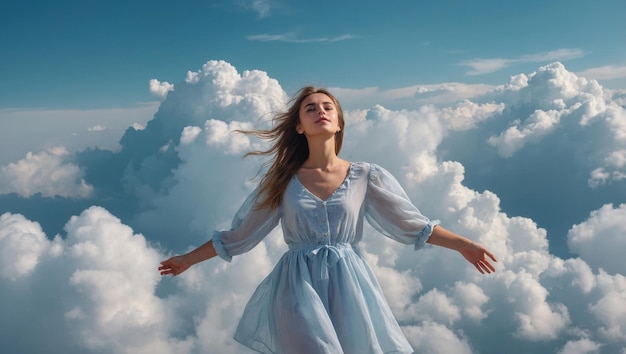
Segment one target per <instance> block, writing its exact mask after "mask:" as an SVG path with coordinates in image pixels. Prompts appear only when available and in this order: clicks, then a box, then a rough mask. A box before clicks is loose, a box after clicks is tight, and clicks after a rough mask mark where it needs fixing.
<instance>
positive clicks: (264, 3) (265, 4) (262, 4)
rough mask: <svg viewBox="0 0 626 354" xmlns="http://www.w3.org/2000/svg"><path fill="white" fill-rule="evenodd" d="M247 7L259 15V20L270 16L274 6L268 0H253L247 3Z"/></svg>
mask: <svg viewBox="0 0 626 354" xmlns="http://www.w3.org/2000/svg"><path fill="white" fill-rule="evenodd" d="M245 6H246V7H247V8H249V9H251V10H252V11H254V12H256V13H257V14H258V15H259V18H265V17H268V16H269V15H270V12H271V9H272V5H271V2H270V1H268V0H252V1H250V2H247V3H246V4H245Z"/></svg>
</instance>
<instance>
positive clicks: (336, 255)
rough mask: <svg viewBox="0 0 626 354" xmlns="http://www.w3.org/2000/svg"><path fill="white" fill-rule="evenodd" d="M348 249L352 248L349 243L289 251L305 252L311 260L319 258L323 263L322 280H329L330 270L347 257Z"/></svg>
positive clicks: (297, 248)
mask: <svg viewBox="0 0 626 354" xmlns="http://www.w3.org/2000/svg"><path fill="white" fill-rule="evenodd" d="M347 248H350V244H348V243H346V244H336V245H298V246H294V247H292V246H290V247H289V250H291V251H294V250H298V251H299V250H303V251H304V252H306V255H307V257H309V259H311V260H314V259H316V258H318V259H319V260H320V261H321V262H320V278H321V279H322V280H326V279H328V270H329V269H330V268H332V267H334V266H335V264H337V262H339V260H340V259H341V258H343V257H345V255H346V254H345V252H346V249H347ZM320 257H321V259H320Z"/></svg>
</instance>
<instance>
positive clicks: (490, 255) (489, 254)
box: [485, 250, 498, 262]
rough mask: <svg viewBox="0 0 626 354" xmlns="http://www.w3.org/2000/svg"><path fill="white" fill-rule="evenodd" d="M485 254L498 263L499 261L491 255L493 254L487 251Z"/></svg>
mask: <svg viewBox="0 0 626 354" xmlns="http://www.w3.org/2000/svg"><path fill="white" fill-rule="evenodd" d="M485 253H486V254H487V255H488V256H489V258H491V259H492V260H493V261H494V262H497V261H498V260H497V259H496V257H495V256H494V255H493V254H491V252H489V251H487V250H485Z"/></svg>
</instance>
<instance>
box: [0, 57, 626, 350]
mask: <svg viewBox="0 0 626 354" xmlns="http://www.w3.org/2000/svg"><path fill="white" fill-rule="evenodd" d="M156 84H157V83H155V85H156ZM158 86H159V87H162V86H161V85H158ZM155 87H156V86H155ZM418 91H419V90H418ZM416 93H417V94H416ZM425 94H426V91H425V90H421V92H417V91H415V90H413V93H412V94H411V95H406V96H405V99H406V100H410V99H411V98H410V97H412V99H414V100H419V99H421V98H420V95H425ZM338 95H339V97H340V98H342V95H347V91H343V92H342V91H339V93H338ZM472 97H473V98H471V100H470V99H469V98H468V97H460V98H459V99H458V100H457V101H456V102H454V103H451V104H449V105H432V104H416V103H414V105H413V106H410V108H405V109H396V108H391V107H388V106H386V105H384V104H380V103H379V102H375V101H373V102H370V104H369V105H366V106H360V107H358V106H357V107H354V108H350V109H348V110H347V111H346V120H347V131H348V135H347V138H346V141H345V142H344V150H343V151H342V156H343V157H344V158H346V159H349V160H354V161H358V160H366V161H371V162H375V163H378V164H381V165H383V166H384V167H385V168H387V169H388V170H390V171H391V172H392V173H393V174H394V175H395V176H396V177H397V178H398V179H399V180H400V182H401V183H402V184H403V185H404V186H405V188H406V191H407V193H408V194H409V196H410V197H411V199H412V200H413V201H414V202H415V203H416V204H417V205H418V206H419V207H420V209H421V210H422V211H423V212H424V213H425V214H426V215H429V216H431V217H432V218H437V219H440V220H441V221H442V222H443V224H444V225H446V226H447V227H448V228H450V229H453V230H455V231H457V232H459V233H461V234H463V235H466V236H468V237H469V238H471V239H473V240H476V241H478V242H481V243H483V244H485V245H486V246H487V247H488V248H490V249H491V250H492V251H493V252H494V253H495V254H496V255H497V257H498V259H499V262H498V265H497V268H498V271H497V272H496V273H495V274H491V275H487V276H485V275H480V274H479V273H477V272H476V270H475V269H474V268H473V267H472V266H471V265H469V264H467V263H466V262H465V260H464V259H463V258H462V257H460V256H459V255H456V254H454V253H453V252H451V251H449V250H445V249H440V248H435V247H428V248H427V249H425V250H421V251H419V252H417V253H416V252H414V251H413V250H412V249H411V248H410V247H405V246H402V245H399V244H397V243H394V242H393V241H391V240H389V239H387V238H385V237H382V236H380V235H379V234H377V233H376V232H374V231H373V230H372V229H371V228H369V227H367V228H366V230H365V237H364V241H363V253H364V255H365V257H366V259H367V260H368V262H369V263H370V264H371V266H372V268H373V271H374V272H375V274H376V275H377V277H378V279H379V281H380V284H381V286H382V288H383V290H384V292H385V294H386V296H387V298H388V300H389V303H390V306H391V308H392V310H393V311H394V313H395V314H396V317H397V318H398V321H399V322H400V324H401V326H402V328H403V330H404V332H405V334H406V335H407V338H408V339H409V341H410V342H411V344H412V345H413V347H414V348H415V350H416V351H417V352H429V353H430V352H433V353H503V352H506V353H528V352H537V353H544V352H559V353H617V352H621V351H624V348H626V341H625V340H624V338H626V332H625V329H626V312H625V311H623V310H621V309H626V297H625V296H624V294H626V278H625V276H624V273H625V269H624V267H623V265H622V264H621V263H620V262H619V261H618V260H619V255H616V256H615V258H612V257H606V255H607V254H611V255H612V254H613V253H611V252H619V250H621V249H624V244H623V242H622V241H621V235H623V233H624V231H625V230H624V227H623V226H622V224H623V222H621V220H623V219H624V216H625V215H624V204H610V203H606V205H604V206H602V207H595V208H594V209H596V210H587V213H586V214H584V215H583V216H582V217H580V218H579V219H578V220H577V221H576V222H575V223H572V224H570V225H569V226H568V227H569V229H570V231H569V234H568V236H567V239H568V245H569V248H570V251H571V253H572V254H571V256H568V257H564V256H557V255H555V254H554V253H553V252H552V249H551V247H552V244H551V239H550V233H549V231H547V230H546V229H545V228H542V227H540V226H539V225H538V223H537V222H536V221H535V220H533V219H531V218H528V217H524V216H523V215H515V214H513V215H512V214H510V213H507V212H505V211H504V210H503V206H502V203H504V202H505V200H504V199H503V198H504V197H503V196H501V195H500V194H499V193H496V192H494V191H491V190H488V189H473V188H470V187H469V186H468V185H467V184H466V182H465V178H466V177H467V175H468V173H470V168H473V167H474V166H476V165H472V163H471V161H470V160H465V159H464V155H463V154H462V153H467V154H471V155H473V154H474V153H479V155H477V156H478V157H479V158H480V159H481V160H482V161H484V162H486V163H489V164H492V163H495V162H502V161H504V162H506V161H515V162H522V163H520V165H521V166H520V167H519V168H525V166H526V165H525V163H523V160H524V159H526V158H528V159H530V158H531V157H532V158H533V159H534V160H535V161H537V156H540V155H539V153H540V152H543V150H544V149H548V150H549V151H550V152H552V153H556V152H560V153H562V154H566V153H571V154H573V155H575V156H581V157H585V156H589V157H587V160H585V163H583V164H581V165H580V166H579V167H578V168H579V169H580V170H581V171H579V172H578V174H580V175H581V176H583V178H579V179H577V180H576V181H577V182H580V183H582V188H587V189H588V190H589V191H590V192H589V193H592V192H593V193H600V192H602V191H603V190H605V189H607V188H609V189H610V188H616V187H619V186H621V183H623V181H621V180H620V179H619V178H616V177H615V175H614V174H610V173H609V177H607V178H606V179H605V181H606V182H608V181H609V180H611V183H604V184H598V185H597V186H596V187H594V188H593V189H592V188H591V187H589V185H588V184H587V180H588V176H589V174H590V173H591V172H592V171H594V170H595V169H597V168H604V169H605V170H606V171H608V168H609V167H610V168H612V170H611V171H612V172H615V171H617V170H619V169H620V168H622V167H623V165H624V164H623V163H622V157H623V156H622V152H623V151H624V149H625V148H624V146H623V145H622V144H623V141H622V139H623V137H622V135H621V134H622V133H624V131H623V130H622V129H623V125H622V123H620V120H621V119H623V117H624V115H623V114H624V113H623V108H621V107H619V105H617V104H616V103H615V102H614V101H613V100H612V99H611V96H610V95H607V94H606V93H605V92H604V91H603V89H602V87H600V86H599V85H598V84H597V83H596V82H595V81H587V80H586V79H584V78H582V77H577V76H576V75H574V74H572V73H570V72H568V71H567V70H566V69H565V67H563V66H562V65H561V64H558V63H556V64H552V65H548V66H546V67H542V68H540V69H539V70H538V71H537V72H534V73H530V74H528V75H526V74H520V75H518V76H516V77H513V78H512V79H511V81H510V82H508V83H506V84H504V85H502V86H498V87H492V88H488V89H486V90H483V91H482V93H481V94H480V95H476V96H472ZM163 98H164V100H163V102H162V103H161V105H160V107H159V110H158V111H157V113H156V114H155V115H154V118H153V119H152V120H151V121H150V122H148V124H147V125H146V126H145V127H144V126H141V127H129V128H128V129H127V130H126V132H125V134H124V136H123V137H122V139H121V140H120V144H121V146H122V148H121V150H120V151H116V152H111V151H107V150H99V149H88V150H85V151H82V152H79V153H77V154H76V156H73V157H72V156H69V155H68V154H65V153H64V152H63V151H62V150H59V151H57V153H56V155H55V152H54V151H44V152H42V153H39V154H32V155H29V156H30V157H27V159H26V162H22V161H19V162H18V163H15V164H12V165H9V167H5V168H4V169H3V170H2V173H3V174H4V175H3V176H18V175H19V176H27V175H28V174H26V171H29V168H30V170H35V171H36V170H37V169H39V171H40V174H42V173H41V171H49V172H46V173H43V174H47V175H51V174H52V172H54V171H57V170H66V169H67V170H68V171H70V170H71V169H69V168H70V167H72V166H73V167H74V168H75V169H74V170H71V171H73V172H71V173H66V174H65V175H63V176H65V177H64V178H62V179H60V180H61V181H62V183H61V182H58V183H57V184H52V186H53V188H52V189H50V191H51V192H46V193H49V198H53V197H55V196H65V197H70V196H74V197H76V196H80V194H73V195H70V194H65V195H64V194H62V192H61V191H62V190H64V189H63V188H62V186H67V189H66V190H73V191H75V190H76V189H77V188H78V186H80V185H82V183H84V184H85V185H88V186H92V190H91V192H90V193H92V194H90V195H91V198H92V199H90V200H91V201H93V202H94V204H96V205H103V206H104V207H103V206H92V207H89V208H86V209H85V210H84V211H82V212H80V213H72V214H69V215H67V216H66V219H65V220H64V223H65V226H64V228H63V230H62V232H60V233H59V234H56V233H50V232H46V230H45V229H43V228H42V227H41V226H40V225H39V224H38V222H37V220H30V219H29V218H27V217H25V216H23V215H21V214H19V213H15V212H7V213H5V214H3V215H2V216H0V256H1V257H2V258H0V265H2V270H0V277H1V278H2V280H3V281H4V285H3V287H1V288H0V296H1V297H2V299H3V302H1V303H0V316H2V318H3V319H8V320H6V321H1V322H0V341H1V342H2V343H4V347H5V348H7V350H9V351H11V352H32V353H39V352H45V351H46V350H47V349H48V348H58V350H60V351H62V352H66V353H91V352H93V353H95V352H110V353H202V352H218V353H250V351H249V350H247V349H245V348H243V347H242V346H241V345H239V344H238V343H236V342H235V341H234V340H233V339H232V338H231V336H232V334H233V332H234V329H235V327H236V325H237V320H238V317H239V315H240V314H241V312H242V311H243V308H244V306H245V304H246V301H247V299H248V298H249V297H250V295H251V294H252V292H253V291H254V289H255V287H256V285H258V283H259V282H260V281H261V279H262V278H263V277H264V276H265V275H267V274H268V272H269V271H270V270H271V268H272V266H273V265H274V263H275V262H276V261H277V259H278V257H280V255H281V254H282V252H284V251H285V245H284V244H283V243H282V240H281V235H280V231H279V230H275V231H273V232H272V233H271V234H270V235H269V236H268V237H267V238H266V239H265V240H264V241H263V242H262V243H261V244H259V245H258V246H257V247H256V248H255V249H253V250H252V251H251V252H250V253H248V254H246V255H244V256H241V257H235V258H234V259H233V261H232V263H226V262H223V261H222V260H220V259H213V260H210V261H207V262H205V263H203V264H201V265H198V266H196V267H193V268H192V269H190V270H189V271H188V272H186V273H184V274H183V275H181V276H180V277H176V278H160V277H159V275H158V272H157V271H156V267H157V265H158V262H159V260H161V259H163V258H165V257H167V256H168V255H170V254H173V253H179V252H184V251H186V250H188V249H190V248H191V247H193V246H194V245H199V244H200V243H202V242H204V241H205V240H206V239H207V237H208V235H209V234H210V232H211V231H212V230H214V229H223V228H227V227H229V223H230V218H231V217H232V215H233V213H234V212H235V211H236V209H237V208H238V206H239V204H240V203H241V202H242V201H243V199H244V198H245V197H246V195H247V194H248V193H249V192H250V191H251V190H252V189H253V188H254V186H255V183H256V182H257V179H256V178H255V176H256V173H257V171H258V169H259V167H260V165H261V163H262V160H259V159H256V158H247V159H242V155H243V154H244V153H245V152H247V151H250V150H254V149H259V148H263V147H265V146H266V145H264V144H265V143H264V142H262V141H259V140H257V139H256V138H252V137H250V136H248V135H245V134H241V133H235V132H233V131H234V130H238V129H244V130H245V129H250V128H254V127H264V126H268V124H270V118H271V116H272V113H274V112H277V111H280V110H282V109H284V105H285V103H286V102H287V95H286V94H285V92H284V91H283V90H282V88H281V87H280V85H279V83H278V82H277V81H276V80H274V79H272V78H270V77H269V76H268V75H267V74H266V73H264V72H260V71H244V72H242V73H239V72H238V71H237V70H236V68H234V67H233V66H232V65H230V64H229V63H227V62H224V61H210V62H208V63H206V64H205V65H204V66H203V67H202V68H201V69H200V70H198V71H190V72H188V73H187V76H186V78H185V79H184V80H182V81H181V82H180V83H177V84H176V89H175V90H170V91H168V93H167V96H164V97H163ZM606 133H608V135H604V136H606V137H610V139H605V140H603V141H602V142H599V141H597V140H594V139H587V140H585V141H581V142H580V145H581V146H578V149H572V150H567V151H564V150H558V151H554V149H549V148H550V147H552V146H553V145H551V143H552V142H554V141H555V140H556V141H559V142H564V141H565V142H567V141H566V140H564V139H565V137H571V136H572V134H574V135H576V134H578V135H577V136H586V137H588V136H590V135H591V136H594V134H606ZM535 146H539V147H541V148H539V149H537V151H539V152H538V153H537V154H534V155H533V154H531V153H532V152H534V151H535V149H533V147H535ZM567 146H571V145H567ZM583 152H584V154H582V153H583ZM446 153H447V154H446ZM527 154H528V155H530V156H526V155H527ZM55 156H56V157H55ZM446 156H447V157H452V156H455V157H458V158H456V159H453V158H445V157H446ZM563 156H569V155H563ZM29 158H30V159H34V158H38V159H39V160H38V161H39V162H37V163H35V164H32V165H36V166H38V167H37V169H33V168H32V167H29V166H30V165H29V164H28V159H29ZM47 160H50V161H51V162H46V163H44V161H47ZM21 164H23V165H24V166H22V165H21ZM48 165H50V166H51V167H48V168H47V169H46V170H43V167H42V166H48ZM480 167H481V166H480V165H478V167H477V168H480ZM13 170H15V171H17V172H11V171H13ZM6 171H9V172H10V173H14V174H13V175H10V173H9V172H6ZM488 171H493V170H488ZM503 171H504V172H506V169H504V170H503ZM513 171H517V170H515V169H513ZM490 173H492V172H490ZM493 173H496V176H500V175H499V174H497V173H503V172H501V171H500V170H498V171H496V172H493ZM3 178H4V179H0V188H4V189H3V191H4V192H3V193H18V192H17V190H18V187H16V186H15V185H12V184H11V183H12V181H14V180H17V178H14V177H11V178H8V177H3ZM77 181H78V182H77ZM81 181H82V182H81ZM70 182H71V183H70ZM79 182H81V183H79ZM46 183H48V185H50V184H51V183H50V182H49V181H48V182H46ZM44 185H46V184H45V183H44V182H40V180H38V179H36V178H33V177H30V180H28V181H27V182H25V183H24V184H23V186H22V187H19V188H22V189H21V191H22V192H21V193H23V197H22V198H23V199H24V200H28V198H27V197H28V195H32V193H42V194H43V193H44V192H43V191H44V190H46V189H45V188H44V187H43V186H44ZM70 186H71V188H70ZM568 186H569V185H568V184H564V185H563V188H566V187H568ZM574 187H575V188H574ZM574 187H573V188H572V189H570V190H568V192H569V193H575V192H577V191H579V189H580V188H581V185H579V184H576V185H574ZM553 189H554V187H553ZM613 190H614V189H613ZM613 190H612V191H613ZM25 191H30V192H29V193H30V194H28V195H27V194H26V192H25ZM32 191H35V192H32ZM618 191H619V190H618ZM65 193H69V192H65ZM74 193H76V192H74ZM579 193H580V192H579ZM618 195H621V198H623V197H624V195H623V194H618ZM17 309H21V310H19V311H18V310H17ZM22 333H38V336H37V338H38V340H37V341H32V340H29V339H28V338H27V336H24V335H23V334H22Z"/></svg>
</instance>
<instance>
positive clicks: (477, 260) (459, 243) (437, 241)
mask: <svg viewBox="0 0 626 354" xmlns="http://www.w3.org/2000/svg"><path fill="white" fill-rule="evenodd" d="M426 242H427V243H430V244H432V245H436V246H441V247H445V248H449V249H452V250H455V251H458V252H459V253H461V255H463V257H465V259H467V261H468V262H470V263H472V264H473V265H474V267H476V269H477V270H478V271H479V272H481V273H483V274H484V273H485V272H487V273H491V272H495V271H496V268H495V267H494V266H493V264H491V262H489V258H491V260H492V261H494V262H497V260H496V257H494V255H493V254H491V252H489V251H488V250H487V249H486V248H485V247H484V246H483V245H481V244H478V243H475V242H472V241H471V240H469V239H467V238H465V237H463V236H460V235H457V234H455V233H454V232H452V231H449V230H446V229H445V228H443V227H441V226H439V225H437V226H435V228H434V229H433V232H432V234H431V235H430V238H429V239H428V241H426ZM487 257H488V258H487Z"/></svg>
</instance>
